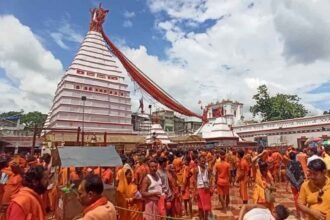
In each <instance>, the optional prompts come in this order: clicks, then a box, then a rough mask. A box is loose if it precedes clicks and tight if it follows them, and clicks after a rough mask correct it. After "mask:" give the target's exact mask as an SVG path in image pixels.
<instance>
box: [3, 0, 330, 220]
mask: <svg viewBox="0 0 330 220" xmlns="http://www.w3.org/2000/svg"><path fill="white" fill-rule="evenodd" d="M107 13H108V10H106V9H104V8H102V7H101V5H100V6H99V7H98V8H95V9H93V10H91V11H90V16H91V21H90V26H89V31H88V32H87V34H86V36H85V38H84V40H83V42H82V43H81V46H80V49H79V50H78V52H77V53H76V55H75V56H74V58H73V61H72V63H71V65H70V66H69V67H68V68H67V70H66V72H65V74H64V75H63V77H62V78H61V80H60V82H59V83H58V86H57V89H56V92H55V96H54V99H53V104H52V106H51V108H50V111H49V114H48V118H47V120H46V123H45V125H44V128H43V131H42V139H43V148H42V155H50V156H51V159H50V160H49V159H48V160H47V159H45V158H47V157H42V158H43V160H44V162H43V163H46V165H47V167H48V168H49V170H50V173H51V178H50V180H49V185H48V188H47V191H46V193H44V194H43V195H42V198H43V199H42V201H43V204H44V206H45V208H46V211H47V218H48V219H59V220H72V219H102V220H108V219H111V220H114V219H120V220H143V219H146V220H151V219H152V220H155V219H177V220H179V219H324V220H326V219H330V214H329V213H330V207H329V204H330V200H329V198H328V197H329V195H330V191H329V190H328V189H330V185H329V184H328V185H329V187H328V188H326V187H325V188H321V187H322V186H320V187H319V188H317V190H316V191H315V193H316V194H317V196H316V197H317V198H318V200H315V204H314V203H313V204H310V199H311V198H310V197H309V196H310V194H311V195H314V194H315V193H314V191H313V190H312V191H308V192H307V191H305V192H304V193H305V194H304V196H305V197H302V198H300V197H299V201H300V202H301V203H303V205H298V203H297V200H298V194H299V193H298V192H299V187H300V186H301V183H302V182H301V181H303V180H304V179H306V178H307V176H308V173H307V172H306V170H307V158H308V157H309V159H308V160H309V162H308V163H309V165H308V167H309V169H313V167H311V166H310V164H315V163H314V162H313V161H317V162H318V163H320V164H321V165H320V164H319V165H317V164H316V165H315V166H318V167H317V170H315V171H313V172H315V173H317V172H318V171H319V170H321V168H322V163H323V162H322V161H326V158H327V157H326V156H327V155H328V154H327V153H329V151H327V150H326V149H327V148H322V147H324V146H326V145H325V144H323V142H322V141H326V139H327V137H328V135H329V130H330V127H329V126H330V118H329V116H324V117H323V116H320V117H314V118H313V117H311V118H303V119H292V120H291V121H290V120H287V121H279V122H276V123H272V122H268V123H259V124H252V125H244V124H240V123H239V121H240V118H241V112H242V104H241V103H238V102H230V101H226V100H224V101H223V102H221V103H220V102H218V103H211V104H209V105H207V106H205V107H204V108H202V109H203V112H202V114H197V113H194V112H193V111H191V110H189V109H188V108H186V107H185V106H183V105H182V104H180V103H179V102H178V101H177V100H175V99H174V98H173V97H172V96H170V95H169V94H168V93H166V92H165V91H164V90H163V89H162V88H160V87H159V86H158V85H157V84H156V83H155V82H154V81H152V80H151V79H150V78H149V77H148V76H147V75H146V74H144V73H143V72H142V70H140V69H139V68H138V67H137V66H135V65H134V64H133V63H132V62H131V61H130V60H129V59H128V58H127V57H126V56H125V55H124V54H123V53H122V52H121V51H120V50H119V49H118V48H117V47H116V45H115V44H114V43H113V42H112V41H111V40H110V39H109V37H108V36H107V34H106V33H105V31H104V29H103V23H104V21H105V18H106V15H107ZM128 77H129V78H130V79H131V80H132V81H134V82H135V83H136V84H137V85H138V86H139V87H140V89H142V90H143V91H144V92H146V93H147V94H149V95H150V96H151V97H152V98H153V99H154V100H156V101H157V102H159V103H160V104H162V105H163V106H165V107H167V108H168V109H171V110H172V111H174V112H175V113H177V114H181V115H184V116H189V117H195V118H198V119H199V120H201V121H202V126H201V127H200V128H199V129H197V130H196V131H195V133H191V134H189V135H181V136H171V135H169V134H168V132H165V130H164V128H163V127H162V126H161V124H160V118H159V117H158V116H157V114H156V115H155V114H151V107H150V106H149V107H150V114H146V113H145V111H144V104H143V99H141V100H140V108H139V109H140V110H141V111H140V112H139V113H138V117H139V118H140V119H141V124H140V128H141V129H140V130H139V132H137V131H134V130H133V125H132V111H131V106H132V103H131V97H130V91H129V87H128V83H127V78H128ZM305 121H307V122H306V123H307V124H308V123H311V124H310V125H309V124H308V125H307V124H306V123H304V122H305ZM306 127H308V128H306ZM313 132H314V133H313ZM310 133H313V134H316V133H317V135H319V138H318V140H315V139H311V138H309V136H310V135H309V134H310ZM290 135H295V138H292V140H294V141H293V142H289V141H288V137H291V136H290ZM267 138H268V139H267ZM276 138H278V139H279V140H280V143H278V142H276V141H275V139H276ZM289 139H290V138H289ZM271 141H273V142H274V143H275V142H276V143H277V144H275V145H273V146H270V144H269V143H270V142H271ZM309 141H310V142H316V146H314V148H311V149H309V148H305V149H307V150H305V151H303V150H295V149H296V148H299V149H302V147H303V145H308V143H309ZM295 145H298V146H295ZM321 145H324V146H321ZM320 150H321V151H322V152H323V154H322V155H320V154H318V153H319V152H320ZM293 153H294V155H296V157H293V156H292V155H293ZM321 157H324V159H322V158H321ZM328 157H329V156H328ZM293 158H297V160H298V161H299V163H300V165H299V166H298V165H297V164H299V163H298V162H297V163H294V164H295V165H294V167H295V168H296V171H295V172H294V174H292V175H293V176H294V177H292V178H295V177H297V182H299V181H300V182H299V183H296V182H295V181H291V179H290V178H289V177H287V176H288V173H287V172H289V171H290V170H289V168H290V167H291V166H293V165H291V164H293V160H294V161H295V159H293ZM311 158H313V160H312V159H311ZM319 158H321V159H319ZM319 160H321V162H319ZM311 161H312V162H311ZM313 166H314V165H313ZM299 169H300V171H299ZM315 169H316V168H315ZM322 169H323V170H324V169H325V167H323V168H322ZM297 170H298V171H297ZM299 172H300V173H299ZM89 174H93V175H97V176H99V177H100V178H101V179H102V181H103V188H104V189H103V192H98V193H102V195H103V196H105V197H101V194H100V195H99V194H97V193H95V192H96V191H95V192H94V191H88V190H89V189H91V188H92V187H93V186H94V185H95V184H96V183H95V180H93V181H94V182H88V184H89V185H88V187H89V188H88V187H87V185H86V184H87V180H85V182H84V184H85V185H84V187H83V188H81V186H82V180H83V179H84V178H87V176H88V175H89ZM299 174H301V175H302V179H301V178H300V177H301V176H299ZM297 175H298V176H297ZM315 175H321V174H318V173H317V174H315ZM322 175H323V174H322ZM288 178H289V180H290V181H288ZM299 178H300V179H299ZM320 178H321V177H320ZM321 179H322V178H321ZM322 180H323V179H322ZM1 181H3V178H2V176H1ZM89 181H92V180H89ZM306 181H307V180H306ZM308 181H309V180H308ZM310 181H312V180H310ZM312 182H313V181H312ZM93 184H94V185H93ZM297 184H298V185H297ZM304 184H305V183H303V185H302V186H301V187H305V188H304V189H305V190H311V189H309V188H308V186H307V185H304ZM328 185H327V186H328ZM6 186H7V185H6ZM78 186H79V187H78ZM297 187H298V188H297ZM84 190H85V191H84ZM321 192H322V193H321ZM84 193H85V194H84ZM309 193H310V194H309ZM77 195H78V196H77ZM83 196H85V197H84V199H82V197H83ZM98 196H100V197H98ZM78 197H79V198H80V200H79V199H78ZM316 197H315V198H316ZM94 198H96V199H94ZM313 198H314V197H313ZM319 198H320V199H319ZM88 199H90V200H88ZM304 199H305V200H306V202H305V203H304V201H305V200H304ZM103 200H105V201H103ZM108 200H109V201H110V202H111V203H112V205H111V203H107V201H108ZM15 201H16V200H15ZM84 201H85V202H86V201H92V202H91V203H90V204H89V205H88V206H87V207H86V206H84V203H83V202H84ZM313 201H314V200H313ZM2 204H4V203H2ZM107 204H108V205H107ZM109 204H110V205H109ZM247 204H248V205H247ZM2 207H3V208H2V211H1V213H2V217H3V218H4V219H5V216H4V213H5V211H6V208H7V207H8V204H7V206H5V205H3V206H2ZM9 207H10V208H8V209H12V208H13V207H12V206H9ZM102 207H103V208H102ZM311 207H315V210H319V211H322V212H313V211H311V210H314V209H313V208H312V209H311ZM320 207H321V208H320ZM324 207H325V208H324ZM298 208H301V209H298ZM322 208H324V209H322ZM107 209H109V210H110V209H111V213H112V214H111V215H112V217H109V216H110V215H104V216H103V217H99V216H101V214H97V213H103V212H104V213H106V212H107V211H106V210H107ZM4 210H5V211H4ZM102 210H103V211H102ZM109 210H108V211H109ZM300 210H301V211H300ZM304 210H305V211H304ZM306 210H308V211H306ZM302 211H303V212H302ZM8 212H10V210H9V211H8V210H7V213H8ZM109 212H110V211H109ZM91 213H95V214H91ZM39 214H40V213H39ZM93 215H95V216H94V217H93ZM9 216H11V215H9ZM31 216H33V215H32V214H31ZM31 216H30V218H28V219H29V220H33V219H37V220H41V219H46V218H42V217H40V215H39V217H31ZM96 216H98V217H96ZM243 216H244V218H243ZM253 216H254V217H253ZM260 216H261V217H260ZM316 216H319V217H316ZM7 217H8V215H7ZM9 219H13V218H9Z"/></svg>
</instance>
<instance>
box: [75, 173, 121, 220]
mask: <svg viewBox="0 0 330 220" xmlns="http://www.w3.org/2000/svg"><path fill="white" fill-rule="evenodd" d="M103 189H104V188H103V182H102V179H101V177H100V176H98V175H94V174H90V175H88V176H86V177H85V179H84V180H83V181H82V182H81V184H80V185H79V188H78V193H79V201H80V203H81V204H82V205H83V206H84V210H83V217H82V218H80V219H81V220H116V219H117V216H116V210H115V207H114V206H113V204H112V203H111V202H110V201H109V200H108V199H107V198H106V197H105V196H102V193H103Z"/></svg>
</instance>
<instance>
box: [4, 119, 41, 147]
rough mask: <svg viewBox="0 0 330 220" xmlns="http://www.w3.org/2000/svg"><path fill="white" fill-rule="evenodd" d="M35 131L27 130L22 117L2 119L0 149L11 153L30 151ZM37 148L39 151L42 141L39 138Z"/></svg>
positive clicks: (37, 138)
mask: <svg viewBox="0 0 330 220" xmlns="http://www.w3.org/2000/svg"><path fill="white" fill-rule="evenodd" d="M33 135H34V133H33V131H32V130H28V129H25V126H24V125H23V124H22V123H21V121H20V117H18V116H11V117H7V118H1V119H0V149H1V150H2V151H3V150H5V151H9V152H15V151H16V152H20V151H26V152H27V151H30V150H31V147H32V142H33ZM35 146H36V147H37V148H38V149H39V148H40V146H41V139H40V138H39V137H38V136H37V137H36V143H35Z"/></svg>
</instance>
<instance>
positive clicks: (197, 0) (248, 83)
mask: <svg viewBox="0 0 330 220" xmlns="http://www.w3.org/2000/svg"><path fill="white" fill-rule="evenodd" d="M148 3H149V7H150V10H151V12H153V13H155V15H158V14H159V13H163V12H165V13H166V14H167V15H168V16H166V17H164V16H157V17H158V18H159V19H160V20H158V21H156V25H155V26H156V27H157V29H159V30H160V31H161V33H163V34H164V38H165V39H166V40H167V41H169V42H170V43H171V45H172V46H171V47H170V48H169V49H168V50H167V51H166V54H167V55H168V59H167V60H159V59H158V58H157V57H154V56H151V55H149V54H148V52H147V50H146V48H144V47H139V48H137V49H132V48H131V49H126V50H125V53H126V54H127V56H128V57H129V58H130V59H131V60H132V61H133V62H134V63H135V64H136V65H137V66H138V67H139V68H140V69H142V70H143V71H144V72H145V73H146V74H148V75H149V76H150V77H151V78H152V79H153V80H154V81H155V82H156V83H158V84H160V85H161V86H162V88H164V89H165V90H166V91H169V93H170V94H172V95H173V96H174V97H175V98H177V99H178V100H180V101H181V102H182V103H184V104H185V105H187V106H188V107H190V108H192V109H194V110H196V111H198V106H197V105H196V103H197V101H198V100H200V99H201V100H203V101H204V103H205V102H208V101H215V100H216V99H220V100H221V99H223V98H231V99H234V100H238V101H240V102H243V103H244V104H245V105H246V108H245V110H246V111H247V109H248V106H249V105H252V104H253V100H252V96H253V95H254V94H255V93H256V88H257V87H258V86H259V85H261V84H264V83H265V84H266V85H267V86H268V87H269V90H270V92H271V93H272V94H276V93H289V94H297V95H298V96H300V97H301V98H302V103H303V104H305V105H306V106H307V107H308V109H309V110H310V111H311V112H312V113H313V114H318V113H320V112H321V111H320V109H317V107H315V106H313V105H312V103H313V102H315V100H319V101H322V100H328V99H329V96H328V95H324V96H318V97H316V96H317V95H315V96H312V95H310V94H309V93H308V91H309V90H310V89H312V88H315V87H317V86H318V85H320V84H322V83H325V82H327V81H329V80H330V74H329V71H330V59H329V55H330V50H329V49H328V48H329V45H328V43H327V42H330V38H329V36H330V34H329V33H330V31H328V30H330V15H329V13H327V10H326V9H329V8H330V2H328V1H309V0H301V1H294V0H266V1H264V0H256V1H254V4H253V6H252V5H251V1H241V0H232V1H228V0H148ZM249 5H250V6H252V7H248V6H249ZM222 16H224V17H222ZM304 16H306V17H304ZM219 18H221V19H219ZM207 19H218V20H217V22H216V23H215V24H214V25H213V26H211V27H208V28H207V29H206V31H205V32H204V33H195V32H192V31H189V32H187V31H185V30H184V29H182V28H181V26H180V21H182V20H184V21H186V22H192V23H193V24H195V23H200V24H201V23H202V22H204V21H206V20H207Z"/></svg>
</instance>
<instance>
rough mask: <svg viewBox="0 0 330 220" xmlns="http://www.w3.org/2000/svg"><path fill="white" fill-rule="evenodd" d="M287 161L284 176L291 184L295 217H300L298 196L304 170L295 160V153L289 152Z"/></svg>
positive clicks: (303, 177)
mask: <svg viewBox="0 0 330 220" xmlns="http://www.w3.org/2000/svg"><path fill="white" fill-rule="evenodd" d="M289 159H290V160H289V162H288V164H287V169H286V176H287V178H288V180H289V182H290V184H291V190H292V194H293V200H294V204H295V207H296V210H297V218H298V219H300V217H301V216H300V211H299V209H298V197H299V190H300V186H301V185H302V184H303V182H304V180H305V175H304V170H303V168H302V166H301V164H300V162H299V161H297V160H296V153H295V152H293V151H292V152H290V153H289Z"/></svg>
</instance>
